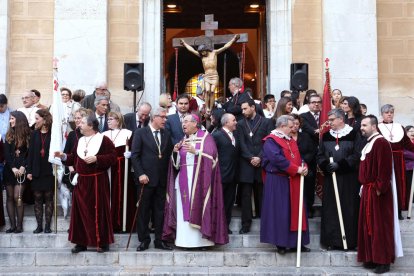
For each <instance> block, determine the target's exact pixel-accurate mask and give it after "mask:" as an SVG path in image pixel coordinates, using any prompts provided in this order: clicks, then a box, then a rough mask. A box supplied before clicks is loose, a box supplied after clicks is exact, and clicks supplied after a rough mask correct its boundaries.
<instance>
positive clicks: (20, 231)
mask: <svg viewBox="0 0 414 276" xmlns="http://www.w3.org/2000/svg"><path fill="white" fill-rule="evenodd" d="M14 233H15V234H19V233H23V229H22V228H16V229H15V230H14Z"/></svg>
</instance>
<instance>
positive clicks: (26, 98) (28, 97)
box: [22, 96, 33, 101]
mask: <svg viewBox="0 0 414 276" xmlns="http://www.w3.org/2000/svg"><path fill="white" fill-rule="evenodd" d="M30 98H33V96H26V97H22V100H23V101H24V100H28V99H30Z"/></svg>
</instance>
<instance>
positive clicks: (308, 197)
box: [299, 94, 323, 218]
mask: <svg viewBox="0 0 414 276" xmlns="http://www.w3.org/2000/svg"><path fill="white" fill-rule="evenodd" d="M308 104H309V111H308V112H305V113H302V114H301V115H300V117H301V118H302V132H303V133H306V134H307V135H309V136H310V137H312V144H310V145H309V146H310V147H312V149H308V150H310V151H311V152H314V156H313V158H312V159H311V160H312V162H309V160H307V161H308V164H307V165H308V175H307V176H306V177H305V185H304V196H305V201H306V207H307V209H308V216H309V218H312V217H313V212H314V210H313V207H312V206H313V202H314V200H315V180H316V174H317V168H316V167H317V166H316V153H317V151H318V145H319V126H320V122H319V118H320V115H321V104H322V99H321V97H320V96H319V95H318V94H312V95H310V96H309V103H308ZM322 123H323V122H322ZM300 147H301V146H300V145H299V148H300Z"/></svg>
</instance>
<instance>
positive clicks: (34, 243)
mask: <svg viewBox="0 0 414 276" xmlns="http://www.w3.org/2000/svg"><path fill="white" fill-rule="evenodd" d="M128 236H129V234H115V243H114V244H111V248H115V249H119V250H122V249H124V248H126V245H127V243H128ZM229 238H230V242H229V243H228V244H226V245H224V246H221V248H225V249H232V248H256V249H261V248H274V246H273V245H270V244H266V243H261V242H260V233H258V232H252V233H249V234H245V235H240V234H232V235H229ZM151 239H152V240H154V235H153V234H152V235H151ZM402 243H403V246H404V248H405V249H414V233H402ZM138 244H139V242H138V237H137V234H136V233H133V234H132V237H131V242H130V248H131V249H133V250H135V248H136V246H137V245H138ZM72 246H73V244H72V243H71V242H70V241H68V234H67V233H65V232H58V233H57V234H54V233H53V234H36V235H34V234H32V233H30V232H29V233H28V232H24V233H21V234H3V235H0V248H39V249H40V248H71V247H72ZM307 246H308V247H309V248H311V249H312V250H315V249H321V246H320V235H319V234H317V233H315V234H311V235H310V244H309V245H307ZM153 247H154V245H153V243H151V244H150V248H153Z"/></svg>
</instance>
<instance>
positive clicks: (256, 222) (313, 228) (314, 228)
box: [0, 212, 414, 233]
mask: <svg viewBox="0 0 414 276" xmlns="http://www.w3.org/2000/svg"><path fill="white" fill-rule="evenodd" d="M403 215H404V216H405V217H406V212H403ZM69 224H70V217H68V218H66V219H64V218H63V216H58V218H57V225H58V228H57V230H58V231H67V230H68V229H69ZM36 227H37V223H36V218H35V217H34V215H25V217H24V219H23V229H24V231H26V232H28V231H33V230H34V229H36ZM320 227H321V220H320V217H315V218H312V219H309V230H310V233H319V231H320ZM400 227H401V231H402V232H410V231H411V232H413V233H414V218H412V219H411V220H408V219H405V220H402V221H400ZM1 228H3V229H8V228H9V219H8V217H7V215H6V225H5V226H3V227H0V229H1ZM240 228H241V218H240V217H233V218H232V220H231V223H230V229H231V230H232V231H233V233H238V232H239V230H240ZM54 229H55V227H54V217H53V218H52V230H54ZM250 230H251V231H252V232H259V231H260V219H253V221H252V225H251V228H250Z"/></svg>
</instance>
